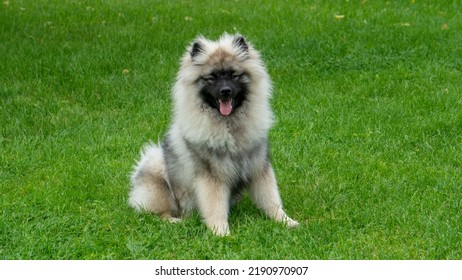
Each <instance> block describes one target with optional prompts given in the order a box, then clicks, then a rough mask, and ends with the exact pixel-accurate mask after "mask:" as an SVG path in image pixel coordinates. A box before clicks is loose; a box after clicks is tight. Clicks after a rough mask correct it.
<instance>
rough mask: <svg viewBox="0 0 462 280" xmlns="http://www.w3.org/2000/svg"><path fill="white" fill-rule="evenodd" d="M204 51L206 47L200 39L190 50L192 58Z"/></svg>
mask: <svg viewBox="0 0 462 280" xmlns="http://www.w3.org/2000/svg"><path fill="white" fill-rule="evenodd" d="M203 52H204V47H203V46H202V43H201V42H200V40H199V39H198V40H196V41H195V42H194V43H193V44H192V46H191V51H190V54H191V58H192V59H194V58H195V57H196V56H197V55H198V54H200V53H203Z"/></svg>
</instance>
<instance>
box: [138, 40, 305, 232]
mask: <svg viewBox="0 0 462 280" xmlns="http://www.w3.org/2000/svg"><path fill="white" fill-rule="evenodd" d="M270 98H271V80H270V78H269V76H268V73H267V71H266V69H265V66H264V64H263V62H262V60H261V58H260V54H259V53H258V51H257V50H255V49H254V48H253V46H252V45H251V44H250V43H249V42H247V41H246V39H244V37H242V36H241V35H228V34H224V35H223V36H222V37H221V38H220V39H219V40H218V41H211V40H208V39H206V38H204V37H198V38H196V39H195V40H194V41H193V42H192V43H191V44H190V46H189V47H188V48H187V51H186V53H185V54H184V56H183V58H182V60H181V67H180V71H179V73H178V75H177V78H176V83H175V85H174V88H173V103H174V108H173V120H172V124H171V126H170V128H169V130H168V133H167V136H166V137H165V140H164V141H163V142H162V143H161V144H160V145H153V144H148V145H147V146H146V147H145V148H144V150H143V152H142V155H141V160H140V161H139V162H138V163H137V165H136V167H135V170H134V171H133V173H132V176H131V183H132V189H131V191H130V195H129V204H130V205H131V206H132V207H133V208H135V209H136V210H139V211H148V212H153V213H156V214H158V215H160V216H162V217H164V218H166V219H168V220H170V221H172V222H178V221H180V220H181V218H183V217H185V216H187V214H188V213H191V211H193V210H198V211H199V213H200V214H201V216H202V218H203V221H204V223H205V224H206V225H207V226H208V228H210V229H211V230H212V231H213V233H215V234H216V235H219V236H224V235H229V226H228V213H229V209H230V207H231V206H232V205H233V204H234V203H236V202H237V201H238V200H239V198H240V196H241V194H242V192H243V191H244V190H245V189H247V190H248V192H249V194H250V197H251V199H252V200H253V201H254V202H255V204H256V205H257V207H259V208H261V209H262V210H263V211H264V212H265V213H266V214H267V215H268V216H269V217H271V218H274V219H275V220H276V221H279V222H283V223H285V224H286V225H287V226H288V227H294V226H297V225H298V223H297V222H296V221H294V220H292V219H291V218H289V217H288V216H287V215H286V213H285V212H284V210H283V207H282V202H281V198H280V195H279V190H278V187H277V184H276V178H275V175H274V170H273V167H272V166H271V162H270V159H269V147H268V131H269V129H270V127H271V126H272V124H273V114H272V111H271V108H270Z"/></svg>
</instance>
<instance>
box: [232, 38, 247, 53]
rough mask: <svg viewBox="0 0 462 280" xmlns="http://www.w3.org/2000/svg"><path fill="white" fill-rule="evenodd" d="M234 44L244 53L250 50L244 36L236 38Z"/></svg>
mask: <svg viewBox="0 0 462 280" xmlns="http://www.w3.org/2000/svg"><path fill="white" fill-rule="evenodd" d="M233 44H234V45H235V46H236V47H238V48H240V49H241V50H242V51H244V52H247V51H248V50H249V45H248V44H247V42H246V41H245V39H244V37H243V36H242V35H239V34H238V35H236V36H234V40H233Z"/></svg>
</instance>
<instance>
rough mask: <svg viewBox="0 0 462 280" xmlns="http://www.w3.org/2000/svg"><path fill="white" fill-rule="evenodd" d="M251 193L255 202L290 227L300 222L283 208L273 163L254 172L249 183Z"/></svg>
mask: <svg viewBox="0 0 462 280" xmlns="http://www.w3.org/2000/svg"><path fill="white" fill-rule="evenodd" d="M249 193H250V197H251V198H252V200H253V201H254V202H255V204H256V205H257V206H258V207H259V208H260V209H262V210H263V211H264V212H265V213H266V214H267V215H268V216H269V217H271V218H273V219H275V220H276V221H278V222H283V223H284V224H286V225H287V226H288V227H296V226H298V222H297V221H295V220H292V219H291V218H290V217H289V216H287V214H286V213H285V211H284V209H283V208H282V201H281V197H280V195H279V189H278V186H277V183H276V176H275V175H274V170H273V167H272V166H271V164H269V163H268V165H267V166H266V167H265V168H263V169H262V170H261V171H259V172H255V174H253V177H252V178H251V181H250V184H249Z"/></svg>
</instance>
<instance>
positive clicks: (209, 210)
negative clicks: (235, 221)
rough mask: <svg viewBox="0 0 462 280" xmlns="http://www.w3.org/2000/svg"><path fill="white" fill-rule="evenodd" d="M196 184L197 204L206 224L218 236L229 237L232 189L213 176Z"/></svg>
mask: <svg viewBox="0 0 462 280" xmlns="http://www.w3.org/2000/svg"><path fill="white" fill-rule="evenodd" d="M195 184H196V188H195V189H196V196H197V204H198V208H199V211H200V213H201V215H202V218H203V219H204V222H205V224H206V225H207V227H208V228H209V229H211V230H212V232H213V233H214V234H216V235H218V236H226V235H229V226H228V212H229V203H230V202H229V201H230V195H231V192H230V189H229V188H228V187H227V186H226V185H225V184H223V183H221V182H218V181H217V180H214V179H213V178H211V176H201V177H200V178H199V179H197V180H196V182H195Z"/></svg>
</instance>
